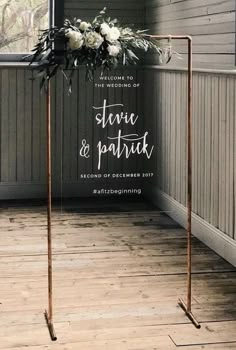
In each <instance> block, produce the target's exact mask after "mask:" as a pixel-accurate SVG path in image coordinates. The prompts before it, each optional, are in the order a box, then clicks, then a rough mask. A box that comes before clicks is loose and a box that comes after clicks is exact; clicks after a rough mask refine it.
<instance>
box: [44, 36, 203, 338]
mask: <svg viewBox="0 0 236 350" xmlns="http://www.w3.org/2000/svg"><path fill="white" fill-rule="evenodd" d="M147 36H148V37H149V38H153V39H169V40H170V39H175V40H176V39H177V40H187V41H188V114H187V130H188V136H187V144H188V145H187V148H188V161H187V163H188V190H187V217H188V219H187V305H186V304H185V303H184V301H183V300H182V299H181V298H180V299H179V302H178V304H179V305H180V307H181V308H182V309H183V310H184V312H185V313H186V315H187V317H188V318H189V319H190V320H191V322H192V323H193V324H194V325H195V327H196V328H200V327H201V326H200V324H199V322H198V321H197V320H196V318H195V317H194V315H193V314H192V310H191V306H192V254H191V248H192V245H191V238H192V237H191V236H192V38H191V36H182V35H147ZM50 90H51V89H50V81H49V82H48V90H47V172H48V177H47V179H48V186H47V188H48V210H47V227H48V310H49V311H48V312H47V311H45V319H46V322H47V326H48V329H49V333H50V336H51V339H52V340H53V341H55V340H57V337H56V334H55V330H54V326H53V300H52V236H51V210H52V201H51V198H52V180H51V104H50V97H51V91H50Z"/></svg>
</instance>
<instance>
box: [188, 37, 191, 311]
mask: <svg viewBox="0 0 236 350" xmlns="http://www.w3.org/2000/svg"><path fill="white" fill-rule="evenodd" d="M187 132H188V136H187V140H188V146H187V148H188V151H187V153H188V159H187V163H188V165H187V167H188V190H187V210H188V223H187V312H191V299H192V252H191V247H192V245H191V243H192V242H191V239H192V238H191V235H192V38H191V37H189V38H188V116H187Z"/></svg>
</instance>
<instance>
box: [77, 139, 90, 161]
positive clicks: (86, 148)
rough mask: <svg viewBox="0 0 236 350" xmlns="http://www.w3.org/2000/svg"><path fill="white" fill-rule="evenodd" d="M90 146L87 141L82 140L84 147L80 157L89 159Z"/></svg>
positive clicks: (81, 149)
mask: <svg viewBox="0 0 236 350" xmlns="http://www.w3.org/2000/svg"><path fill="white" fill-rule="evenodd" d="M89 151H90V146H89V144H88V143H87V141H86V140H85V139H83V140H82V147H81V148H80V152H79V154H80V156H81V157H84V158H89V157H90V156H89Z"/></svg>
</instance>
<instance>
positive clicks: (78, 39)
mask: <svg viewBox="0 0 236 350" xmlns="http://www.w3.org/2000/svg"><path fill="white" fill-rule="evenodd" d="M65 36H66V37H67V38H69V42H68V46H69V48H70V49H72V50H75V49H80V48H81V46H82V45H83V43H84V40H83V35H82V34H81V33H80V32H77V31H76V30H69V31H68V32H67V33H66V34H65Z"/></svg>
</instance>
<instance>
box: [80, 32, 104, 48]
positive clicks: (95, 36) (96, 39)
mask: <svg viewBox="0 0 236 350" xmlns="http://www.w3.org/2000/svg"><path fill="white" fill-rule="evenodd" d="M103 41H104V39H103V37H102V36H101V35H100V34H99V33H97V32H88V33H87V34H86V36H85V45H86V46H87V47H90V48H91V49H98V48H99V47H100V46H101V45H102V43H103Z"/></svg>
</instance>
